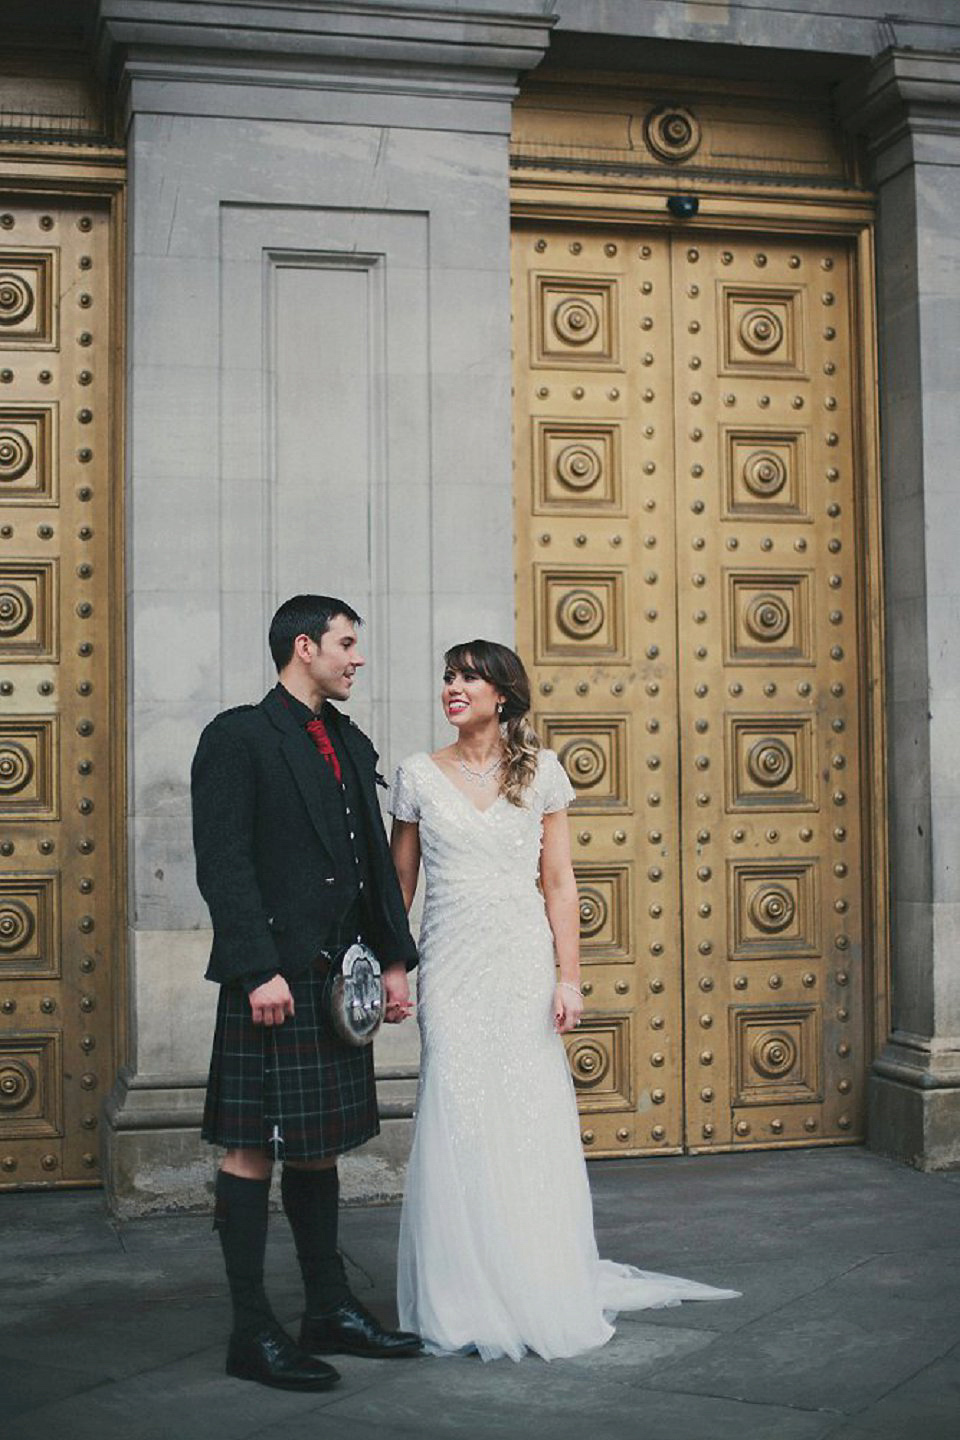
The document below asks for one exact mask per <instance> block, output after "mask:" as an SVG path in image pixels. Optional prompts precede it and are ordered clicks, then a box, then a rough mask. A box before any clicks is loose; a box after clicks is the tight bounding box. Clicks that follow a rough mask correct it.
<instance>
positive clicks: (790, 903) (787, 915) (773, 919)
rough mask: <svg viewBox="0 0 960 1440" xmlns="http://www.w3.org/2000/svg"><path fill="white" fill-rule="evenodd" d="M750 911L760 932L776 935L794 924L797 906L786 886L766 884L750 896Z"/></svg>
mask: <svg viewBox="0 0 960 1440" xmlns="http://www.w3.org/2000/svg"><path fill="white" fill-rule="evenodd" d="M748 910H749V913H750V919H751V920H752V921H753V924H754V925H755V926H756V928H757V929H758V930H765V931H767V933H768V934H776V933H777V932H778V931H780V930H786V928H787V926H788V925H790V924H791V923H792V922H793V920H794V918H795V916H796V913H797V904H796V901H795V900H794V898H793V896H792V895H791V893H790V891H789V890H788V889H787V887H786V886H785V885H775V884H766V885H762V886H761V887H760V888H759V889H758V890H755V891H754V893H753V894H752V895H751V896H750V901H749V905H748Z"/></svg>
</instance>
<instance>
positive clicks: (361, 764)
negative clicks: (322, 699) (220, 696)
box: [191, 685, 417, 988]
mask: <svg viewBox="0 0 960 1440" xmlns="http://www.w3.org/2000/svg"><path fill="white" fill-rule="evenodd" d="M283 696H284V692H283V691H282V688H281V687H280V686H279V685H278V686H277V687H276V688H275V689H274V690H271V691H270V693H269V694H268V695H266V696H265V697H264V699H263V700H261V702H260V704H259V705H241V706H238V707H237V708H236V709H234V710H225V711H224V712H223V713H222V714H220V715H217V716H216V718H215V719H214V720H212V721H211V722H210V724H209V725H208V726H207V727H206V729H205V730H204V732H203V734H202V735H201V737H200V743H199V745H198V746H197V752H196V755H195V756H194V760H193V767H192V772H191V788H192V796H193V844H194V851H195V854H196V861H197V882H198V884H199V886H200V891H201V894H202V895H203V898H204V899H205V900H206V902H207V905H208V906H209V909H210V916H211V919H212V921H213V949H212V952H211V955H210V964H209V966H208V967H207V972H206V973H207V979H208V980H214V981H217V982H219V983H220V984H228V983H230V982H231V981H239V982H241V983H243V982H246V985H247V988H250V986H251V985H252V984H253V983H257V984H259V983H260V982H261V981H262V980H265V979H267V978H269V976H270V975H274V974H277V973H279V974H281V975H283V976H284V977H285V978H286V979H288V980H289V979H293V978H294V977H295V976H297V975H299V974H302V973H303V972H304V971H305V970H307V969H308V968H309V966H310V965H311V963H312V961H313V960H314V959H315V957H316V955H317V952H318V951H319V950H321V949H323V948H324V947H325V946H326V945H328V944H332V943H333V940H334V937H336V936H337V934H338V925H339V921H340V920H341V919H342V918H343V917H344V916H345V914H346V912H347V911H348V910H349V908H350V906H351V905H352V904H353V903H354V901H355V899H356V894H357V877H356V870H355V866H354V864H353V860H352V856H350V857H345V856H344V855H343V851H342V847H338V846H337V845H336V843H335V831H336V827H335V826H334V825H333V824H332V822H331V819H330V812H329V806H330V805H339V804H341V800H340V796H339V794H338V792H337V790H336V787H335V786H334V785H332V784H329V783H326V781H327V776H326V773H325V771H324V768H323V767H325V764H326V762H325V761H324V760H322V759H321V757H320V756H319V755H318V753H317V751H316V748H315V746H314V744H313V741H312V740H311V739H310V736H309V735H308V734H307V732H306V730H305V728H304V726H303V725H302V724H301V723H300V720H299V718H298V716H297V715H296V714H295V713H294V708H291V706H289V705H288V704H287V703H285V701H284V698H283ZM296 706H297V702H294V707H296ZM322 715H323V719H324V721H325V723H326V725H327V729H328V731H329V733H330V736H331V739H332V740H333V743H334V745H335V746H336V749H337V753H338V755H339V756H340V758H341V764H343V765H351V766H352V767H353V772H354V773H353V777H352V778H353V780H354V782H355V784H354V786H352V787H351V788H353V789H355V791H356V793H358V794H359V797H360V802H361V803H360V809H361V811H362V830H361V832H360V835H359V838H360V839H361V840H362V842H363V844H364V845H365V846H366V860H367V865H366V870H367V874H368V877H369V879H368V883H367V885H366V887H365V888H366V891H367V893H366V897H365V898H366V911H367V923H368V926H369V930H370V932H371V933H370V936H369V938H370V939H371V941H372V943H373V945H374V947H375V949H376V951H377V954H378V956H379V958H380V961H381V963H382V964H383V965H386V966H388V965H392V964H397V963H402V964H404V965H405V966H406V968H407V969H408V970H409V969H412V968H413V966H414V965H415V964H416V963H417V951H416V946H415V945H414V942H413V937H412V936H411V934H410V929H409V926H408V924H407V917H406V913H405V911H404V907H403V897H402V895H401V893H400V886H399V884H398V882H397V877H396V872H395V871H394V868H393V862H392V860H391V858H390V850H389V846H388V844H387V837H386V835H385V833H384V829H383V821H382V819H381V816H380V807H379V805H378V804H377V791H376V782H377V759H378V757H377V752H376V751H375V750H374V748H373V745H372V744H371V743H370V741H369V740H368V739H367V737H366V735H364V734H363V732H362V731H361V730H359V729H358V728H357V727H356V725H354V724H353V722H352V721H351V720H348V719H347V718H346V716H344V715H341V713H340V712H339V711H338V710H336V709H335V708H334V707H333V706H332V705H330V704H326V705H324V707H323V711H322ZM341 828H342V827H341Z"/></svg>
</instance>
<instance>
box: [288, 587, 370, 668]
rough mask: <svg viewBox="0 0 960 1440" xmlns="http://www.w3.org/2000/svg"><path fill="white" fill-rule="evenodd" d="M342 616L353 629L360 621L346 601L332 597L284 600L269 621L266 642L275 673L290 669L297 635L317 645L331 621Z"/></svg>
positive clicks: (361, 622)
mask: <svg viewBox="0 0 960 1440" xmlns="http://www.w3.org/2000/svg"><path fill="white" fill-rule="evenodd" d="M337 615H343V616H345V617H346V619H347V620H350V621H352V623H353V624H354V625H362V624H363V621H362V620H361V619H360V616H359V615H358V614H357V612H356V610H354V608H353V606H352V605H348V604H347V602H346V601H345V600H338V599H337V598H336V597H335V596H333V595H292V596H291V597H290V599H289V600H284V602H283V604H282V605H281V606H280V609H279V610H278V611H277V613H276V614H275V615H274V617H273V619H272V620H271V621H270V634H269V636H268V641H269V645H270V654H271V655H272V656H273V663H274V665H276V667H277V669H278V670H282V669H283V668H284V666H285V665H289V663H290V661H291V659H292V658H293V642H294V641H295V640H296V638H297V636H298V635H309V636H310V639H311V640H313V641H314V642H315V644H317V645H319V644H320V640H321V638H322V636H323V635H325V634H326V632H327V631H328V630H329V629H330V621H331V620H333V619H335V618H336V616H337Z"/></svg>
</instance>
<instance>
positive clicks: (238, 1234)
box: [213, 1170, 277, 1335]
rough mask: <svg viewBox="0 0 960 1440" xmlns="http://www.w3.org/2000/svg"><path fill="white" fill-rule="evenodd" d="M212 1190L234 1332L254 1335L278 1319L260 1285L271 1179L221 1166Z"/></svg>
mask: <svg viewBox="0 0 960 1440" xmlns="http://www.w3.org/2000/svg"><path fill="white" fill-rule="evenodd" d="M215 1194H216V1208H215V1210H214V1216H213V1228H214V1230H216V1231H217V1233H218V1235H219V1236H220V1244H221V1246H222V1248H223V1259H224V1264H225V1265H226V1267H227V1280H228V1281H229V1284H230V1298H231V1300H232V1301H233V1333H234V1334H235V1335H254V1334H256V1332H257V1331H258V1330H262V1329H263V1328H264V1326H265V1325H275V1324H276V1323H277V1320H276V1316H275V1315H274V1313H273V1311H272V1310H271V1309H270V1302H269V1301H268V1299H267V1297H266V1294H265V1292H264V1288H263V1257H264V1254H265V1252H266V1248H267V1202H268V1200H269V1198H270V1181H269V1180H247V1179H245V1178H244V1177H243V1176H242V1175H229V1174H228V1173H227V1172H226V1171H225V1170H221V1171H219V1173H218V1174H217V1184H216V1191H215Z"/></svg>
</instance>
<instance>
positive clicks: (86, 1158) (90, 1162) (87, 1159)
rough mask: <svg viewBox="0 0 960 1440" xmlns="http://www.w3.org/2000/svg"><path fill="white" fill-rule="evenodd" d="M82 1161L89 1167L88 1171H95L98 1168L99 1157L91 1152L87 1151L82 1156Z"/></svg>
mask: <svg viewBox="0 0 960 1440" xmlns="http://www.w3.org/2000/svg"><path fill="white" fill-rule="evenodd" d="M81 1159H82V1161H83V1164H84V1165H85V1166H86V1167H87V1169H88V1170H93V1169H95V1168H96V1164H97V1157H96V1155H93V1154H91V1152H90V1151H89V1150H87V1151H86V1152H85V1153H84V1154H83V1155H82V1156H81Z"/></svg>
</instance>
